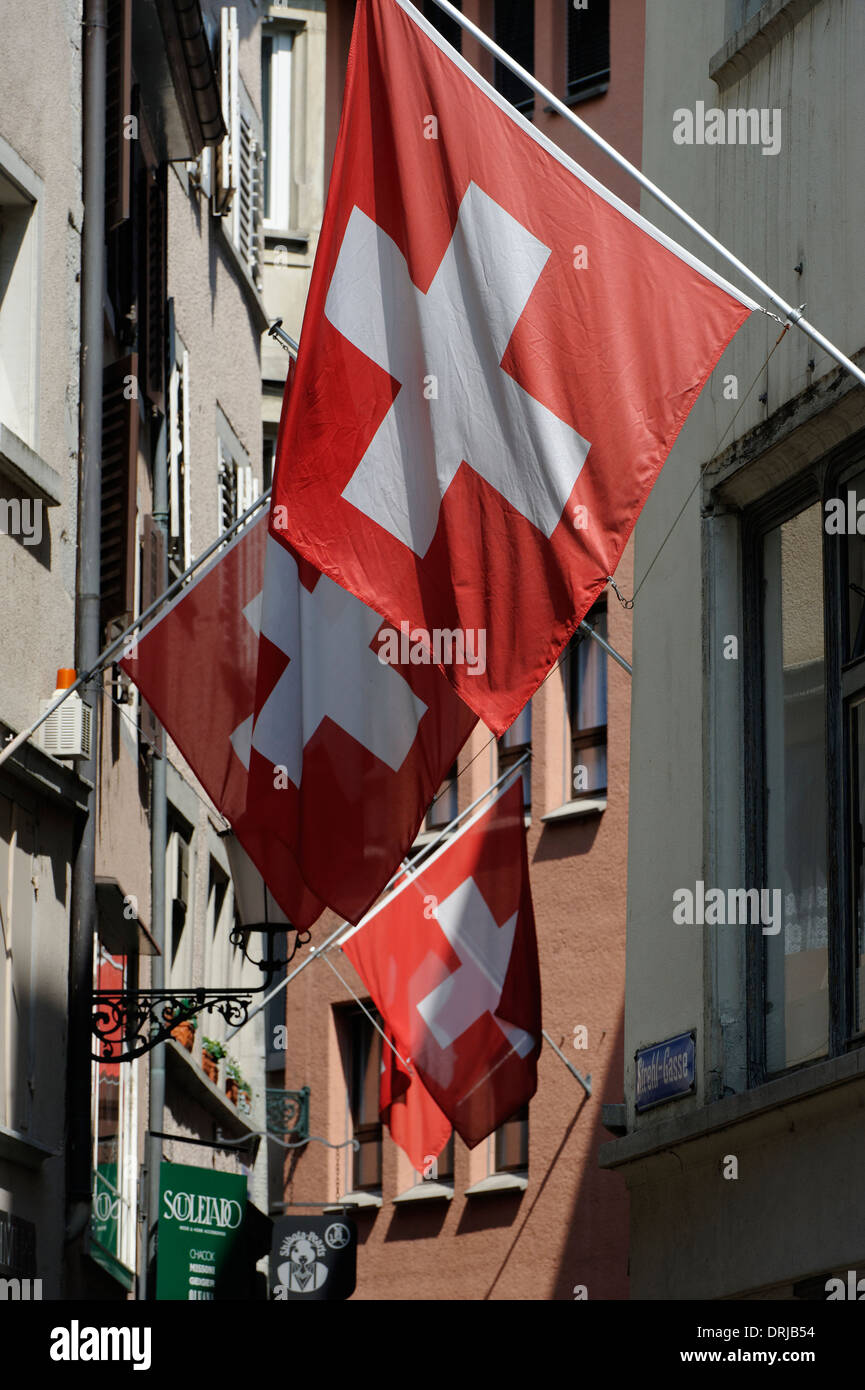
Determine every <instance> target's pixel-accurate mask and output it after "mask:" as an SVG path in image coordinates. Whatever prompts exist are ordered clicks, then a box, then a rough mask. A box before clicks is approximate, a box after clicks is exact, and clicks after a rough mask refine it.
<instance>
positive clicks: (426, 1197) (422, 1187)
mask: <svg viewBox="0 0 865 1390" xmlns="http://www.w3.org/2000/svg"><path fill="white" fill-rule="evenodd" d="M453 1195H454V1190H453V1188H452V1187H451V1186H450V1185H449V1184H448V1183H444V1182H418V1183H415V1185H414V1187H409V1188H406V1190H405V1192H400V1194H399V1196H398V1197H394V1199H393V1201H394V1206H401V1205H402V1203H403V1202H452V1201H453Z"/></svg>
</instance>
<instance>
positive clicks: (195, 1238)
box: [156, 1163, 249, 1302]
mask: <svg viewBox="0 0 865 1390" xmlns="http://www.w3.org/2000/svg"><path fill="white" fill-rule="evenodd" d="M245 1213H246V1178H245V1177H243V1176H242V1175H240V1174H237V1173H217V1172H214V1170H213V1169H212V1168H192V1167H189V1166H187V1165H186V1164H184V1163H163V1164H162V1168H161V1170H160V1176H159V1223H158V1226H157V1246H156V1297H157V1299H183V1300H184V1302H186V1301H188V1300H190V1299H204V1300H214V1299H223V1298H246V1297H248V1294H249V1268H248V1265H249V1261H248V1259H247V1251H246V1231H245V1227H244V1217H245Z"/></svg>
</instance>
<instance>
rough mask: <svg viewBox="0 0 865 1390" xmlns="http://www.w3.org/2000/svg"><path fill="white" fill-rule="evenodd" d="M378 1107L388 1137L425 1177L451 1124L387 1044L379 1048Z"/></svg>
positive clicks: (421, 1084) (445, 1138) (448, 1135)
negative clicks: (380, 1051) (380, 1052)
mask: <svg viewBox="0 0 865 1390" xmlns="http://www.w3.org/2000/svg"><path fill="white" fill-rule="evenodd" d="M391 1042H393V1038H391ZM379 1111H380V1113H381V1118H382V1121H383V1122H384V1124H386V1125H387V1127H388V1129H389V1130H390V1137H391V1139H393V1141H394V1143H395V1144H398V1145H399V1147H400V1148H401V1149H402V1151H403V1153H405V1154H407V1155H408V1157H409V1158H410V1159H411V1161H412V1164H413V1165H414V1167H415V1168H416V1169H417V1171H418V1172H419V1173H420V1174H421V1175H422V1176H424V1177H425V1176H426V1170H427V1169H428V1167H429V1165H430V1164H431V1163H432V1162H433V1160H434V1159H436V1158H438V1156H439V1154H440V1153H441V1151H442V1149H443V1148H444V1147H445V1145H446V1144H447V1142H448V1140H449V1139H450V1137H451V1126H450V1123H449V1122H448V1118H447V1116H446V1115H443V1114H442V1112H441V1110H439V1108H438V1106H437V1105H436V1103H435V1101H434V1100H433V1098H432V1096H431V1095H430V1093H429V1091H428V1090H427V1089H426V1087H425V1086H424V1085H423V1083H422V1081H421V1080H420V1078H419V1077H418V1076H416V1075H413V1074H412V1073H411V1072H410V1071H407V1070H406V1068H405V1067H404V1066H403V1064H402V1062H401V1061H400V1059H399V1057H398V1056H397V1055H396V1053H395V1052H394V1050H393V1048H392V1047H388V1046H387V1045H385V1046H384V1047H383V1048H382V1057H381V1084H380V1087H379Z"/></svg>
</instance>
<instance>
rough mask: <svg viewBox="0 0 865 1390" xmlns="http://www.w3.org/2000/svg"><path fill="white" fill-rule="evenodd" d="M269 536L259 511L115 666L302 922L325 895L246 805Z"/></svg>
mask: <svg viewBox="0 0 865 1390" xmlns="http://www.w3.org/2000/svg"><path fill="white" fill-rule="evenodd" d="M266 544H267V518H266V517H264V516H262V517H261V519H260V520H259V521H257V522H254V523H253V524H252V525H251V526H248V527H246V528H245V529H244V530H243V531H241V533H240V535H239V536H237V537H236V538H235V539H234V540H233V541H232V542H231V543H230V545H228V546H227V547H226V549H225V550H224V551H223V552H222V553H221V554H220V555H218V556H217V558H216V559H215V560H214V561H212V563H211V564H210V565H209V566H208V567H207V568H206V569H205V570H204V571H203V572H202V573H201V574H200V575H199V576H198V578H197V579H195V580H194V581H193V582H192V583H191V584H190V585H189V586H188V587H187V588H185V589H182V590H181V592H180V594H179V595H178V596H177V598H176V599H174V601H173V602H172V603H171V604H170V605H169V606H168V607H167V608H166V609H165V610H164V612H163V613H161V614H160V615H159V616H158V617H157V618H155V619H154V621H153V622H152V623H151V624H150V626H149V627H147V628H145V629H144V631H143V632H142V634H141V636H140V637H139V638H138V639H137V640H136V641H133V642H132V643H131V644H130V646H129V647H128V648H127V651H126V653H124V657H123V660H122V661H121V662H120V666H121V667H122V668H123V670H124V671H126V673H127V674H128V675H129V676H130V678H131V679H132V680H133V681H134V682H135V684H136V685H137V686H138V688H139V690H140V691H141V693H142V695H143V696H144V698H145V699H146V700H147V703H148V704H149V705H150V707H151V709H153V710H154V712H155V713H156V715H157V717H158V718H159V719H160V721H161V722H162V724H163V725H164V726H165V728H166V729H167V730H168V732H169V734H170V735H171V737H172V738H173V739H174V742H175V743H176V744H177V747H178V748H179V749H180V751H181V753H182V754H183V756H184V758H185V759H186V761H187V762H188V763H189V766H190V767H191V768H192V770H193V772H194V773H195V775H196V777H197V778H198V780H199V782H200V783H201V785H202V786H203V787H204V790H205V791H206V792H207V794H208V796H209V797H210V799H211V801H212V802H213V804H214V805H215V806H216V807H217V808H218V809H219V810H220V811H221V812H222V814H223V815H224V816H225V818H226V820H228V821H230V822H231V825H232V827H233V829H234V833H235V834H236V836H237V838H238V840H239V841H240V843H241V844H242V845H243V847H244V849H245V850H246V852H247V854H248V855H249V857H250V859H251V860H252V861H253V863H254V864H255V866H256V868H257V869H258V871H259V873H260V874H261V875H262V877H263V878H264V879H265V881H266V883H267V884H268V886H269V888H270V891H271V892H272V894H273V896H274V898H275V899H276V901H277V902H278V903H279V905H280V907H281V908H282V910H283V911H284V912H285V913H286V914H287V916H288V917H289V918H290V919H291V921H292V922H293V923H294V925H295V926H297V927H301V928H305V927H308V926H310V925H311V924H312V923H313V922H314V921H315V919H316V918H317V917H318V916H319V914H320V913H321V912H323V911H324V907H325V903H324V902H323V901H322V900H320V899H319V898H317V897H316V896H315V895H314V894H313V893H311V892H310V890H309V889H308V888H307V886H306V884H305V883H304V881H303V877H302V875H301V873H300V871H299V869H298V867H297V864H296V863H295V861H294V859H293V858H292V856H291V855H290V854H289V853H288V852H287V850H286V848H285V846H284V845H282V844H281V843H280V841H279V840H278V839H277V837H276V836H275V835H273V834H272V833H271V832H269V830H268V829H267V827H266V826H263V825H261V824H260V823H258V822H257V821H255V820H253V819H252V818H251V817H250V816H249V815H247V812H246V795H247V780H248V771H247V768H248V762H249V752H248V747H249V729H250V726H251V723H252V715H253V710H254V707H255V679H256V669H257V657H258V610H259V607H260V603H261V586H262V575H263V572H264V551H265V546H266Z"/></svg>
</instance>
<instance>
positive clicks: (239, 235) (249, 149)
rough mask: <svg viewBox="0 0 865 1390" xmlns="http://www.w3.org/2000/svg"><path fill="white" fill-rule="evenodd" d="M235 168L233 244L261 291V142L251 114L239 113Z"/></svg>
mask: <svg viewBox="0 0 865 1390" xmlns="http://www.w3.org/2000/svg"><path fill="white" fill-rule="evenodd" d="M238 165H239V168H238V193H237V199H236V219H237V221H236V238H235V244H236V246H237V249H238V251H239V252H240V254H241V256H242V257H243V260H244V262H245V264H246V267H247V269H248V271H249V274H250V276H251V278H252V280H253V281H254V283H255V284H256V285H257V286H258V288H259V289H261V214H262V201H263V193H264V173H263V161H262V154H261V141H260V140H259V139H258V132H257V130H256V127H255V124H254V118H253V116H252V112H251V111H249V112H247V111H242V112H241V116H240V145H239V159H238Z"/></svg>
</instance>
